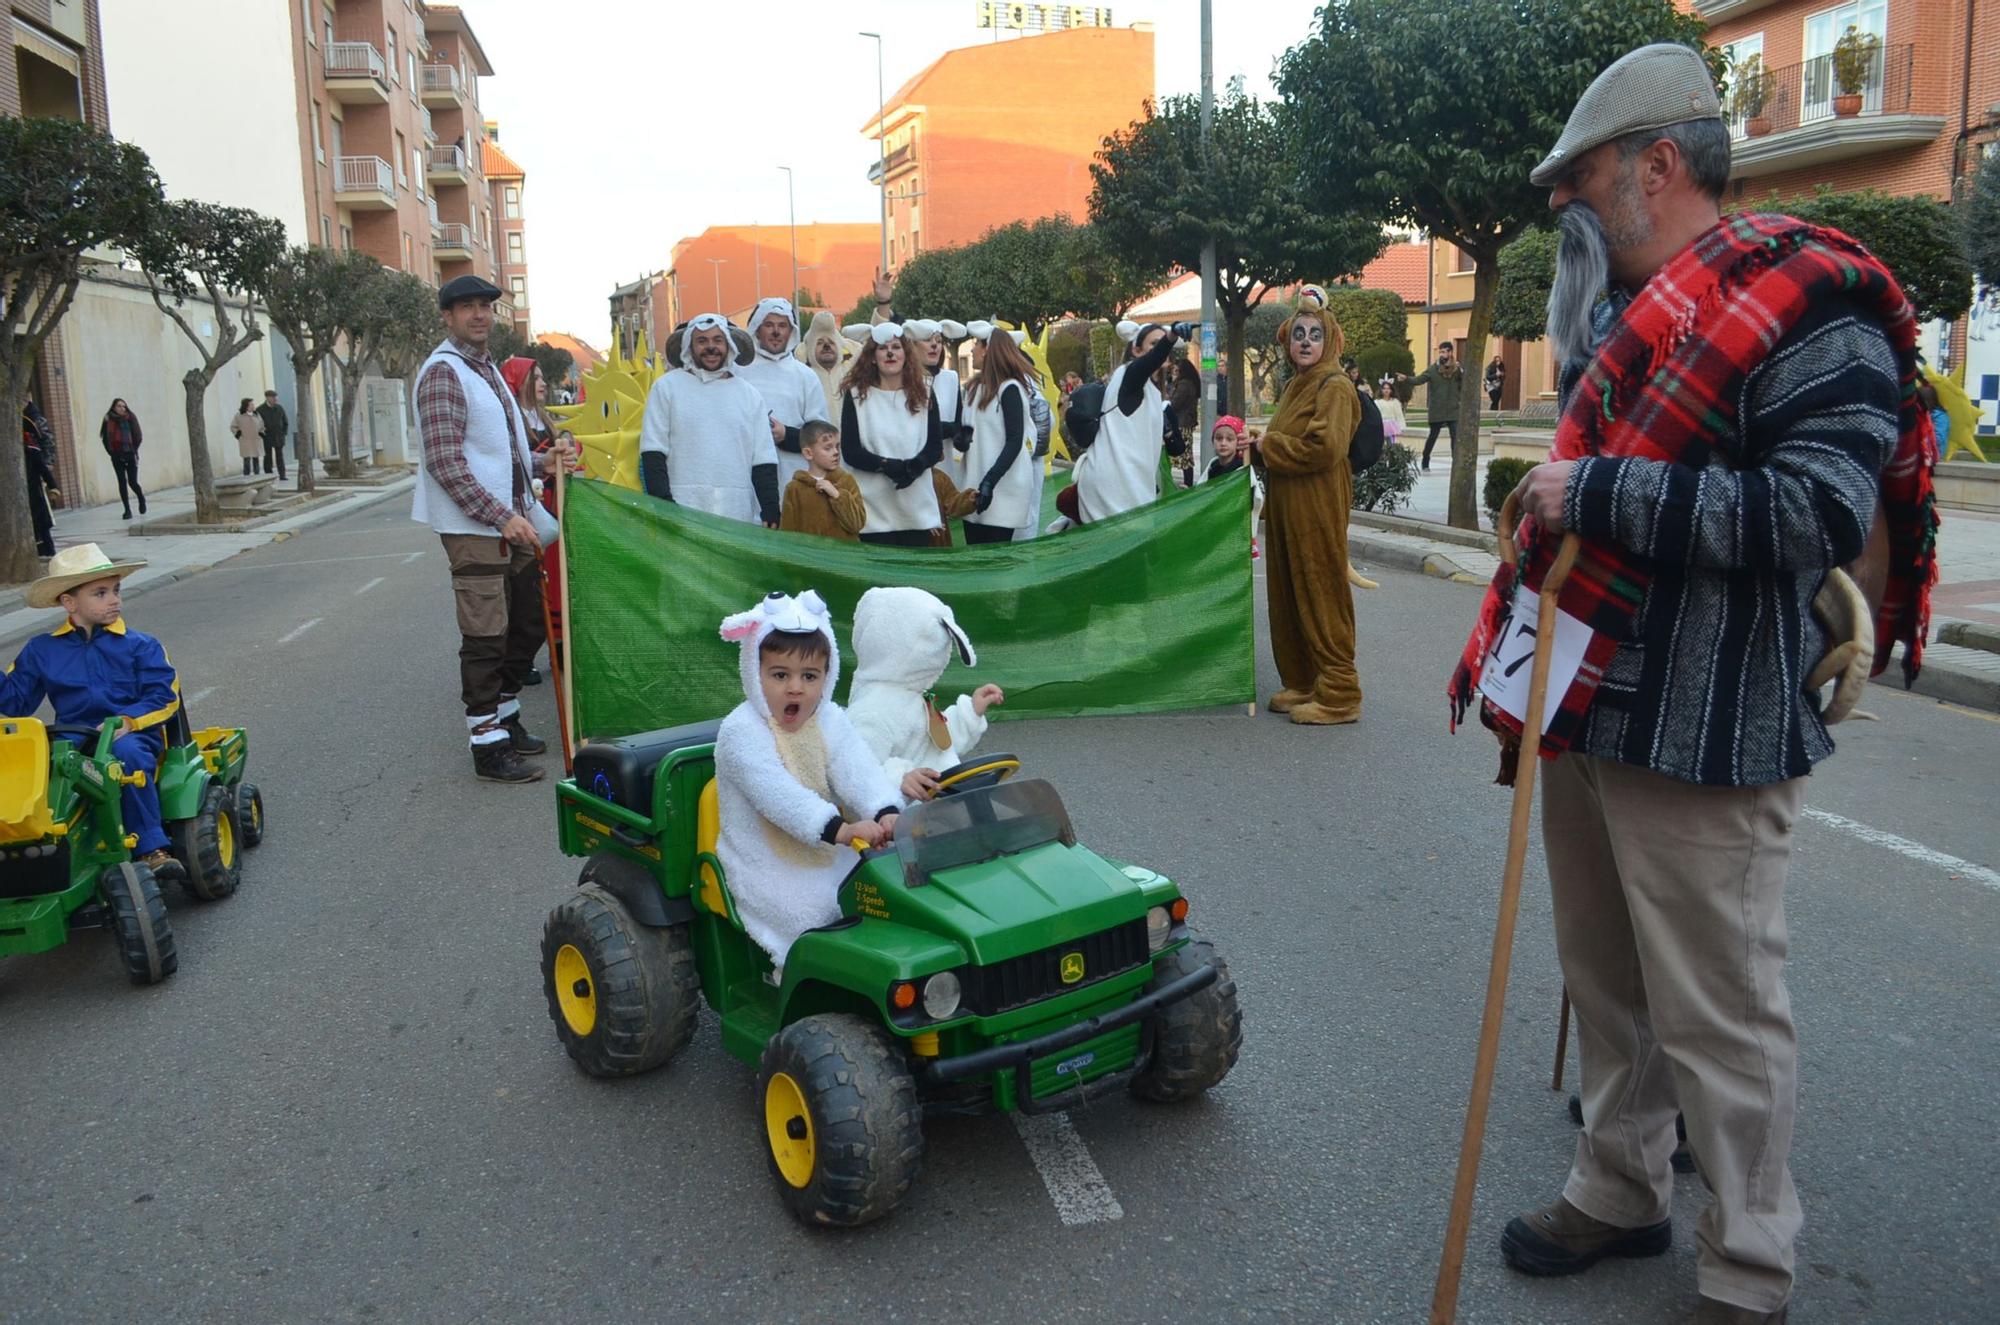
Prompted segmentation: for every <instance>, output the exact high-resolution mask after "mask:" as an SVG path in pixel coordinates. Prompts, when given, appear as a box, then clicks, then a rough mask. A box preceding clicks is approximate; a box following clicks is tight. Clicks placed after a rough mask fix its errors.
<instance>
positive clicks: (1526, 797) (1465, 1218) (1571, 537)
mask: <svg viewBox="0 0 2000 1325" xmlns="http://www.w3.org/2000/svg"><path fill="white" fill-rule="evenodd" d="M1516 506H1517V503H1516V499H1515V497H1514V495H1513V494H1509V495H1508V497H1507V501H1506V504H1505V505H1503V506H1502V507H1501V508H1500V519H1499V522H1498V523H1499V529H1498V533H1499V543H1500V559H1501V560H1502V561H1505V562H1506V563H1507V564H1508V565H1510V566H1513V565H1517V564H1518V563H1519V561H1520V556H1521V554H1520V550H1519V549H1518V548H1516V547H1515V545H1514V523H1515V515H1516ZM1576 553H1577V537H1576V535H1575V534H1565V535H1563V541H1562V547H1561V549H1560V550H1559V551H1558V552H1557V553H1556V559H1555V564H1554V565H1552V566H1550V567H1549V573H1548V575H1547V576H1546V577H1545V578H1544V579H1543V580H1542V595H1541V601H1540V603H1539V604H1538V605H1537V611H1536V626H1535V661H1534V665H1533V670H1532V671H1531V672H1530V673H1529V681H1528V705H1527V707H1528V712H1527V716H1526V718H1525V719H1524V720H1523V722H1522V723H1521V758H1520V765H1519V770H1520V771H1519V773H1518V774H1517V775H1516V776H1515V778H1514V817H1513V820H1512V822H1511V823H1510V824H1509V825H1508V828H1507V865H1506V869H1505V871H1504V872H1503V873H1502V875H1501V879H1500V917H1499V919H1498V921H1497V922H1496V923H1495V924H1494V926H1493V964H1492V966H1491V967H1490V968H1489V970H1488V972H1487V976H1486V1014H1485V1017H1484V1018H1483V1019H1482V1020H1481V1021H1480V1024H1479V1056H1478V1057H1477V1059H1475V1060H1474V1063H1473V1068H1472V1094H1471V1098H1470V1099H1468V1100H1467V1101H1466V1106H1465V1135H1464V1137H1463V1138H1462V1139H1461V1140H1460V1141H1459V1146H1458V1181H1457V1184H1456V1185H1455V1186H1454V1187H1453V1188H1452V1194H1451V1219H1450V1221H1449V1222H1448V1223H1447V1224H1446V1225H1445V1234H1444V1254H1443V1255H1442V1256H1441V1257H1440V1258H1439V1260H1438V1274H1437V1287H1436V1288H1435V1289H1434V1290H1433V1291H1432V1293H1431V1325H1451V1322H1452V1321H1454V1320H1456V1319H1457V1318H1458V1278H1459V1272H1460V1271H1461V1270H1463V1269H1464V1268H1465V1238H1466V1233H1467V1231H1468V1230H1469V1228H1470V1226H1471V1223H1472V1193H1473V1189H1474V1188H1475V1187H1477V1186H1478V1184H1479V1152H1480V1150H1481V1148H1482V1147H1483V1146H1484V1145H1485V1143H1486V1106H1487V1105H1488V1104H1489V1103H1490V1102H1491V1100H1492V1097H1493V1068H1494V1064H1495V1062H1496V1061H1497V1060H1498V1059H1499V1057H1500V1014H1501V1012H1502V1010H1503V1008H1504V1007H1505V1005H1506V1002H1507V969H1508V967H1509V965H1510V964H1511V963H1512V962H1513V959H1514V920H1515V918H1516V916H1517V915H1518V914H1519V913H1520V909H1521V875H1522V873H1523V871H1524V870H1525V869H1526V868H1527V863H1528V821H1529V813H1530V811H1531V810H1532V809H1533V808H1534V801H1535V761H1536V760H1537V759H1538V758H1540V757H1541V750H1542V711H1543V708H1544V707H1545V706H1546V704H1547V702H1548V688H1549V662H1550V659H1551V657H1552V656H1553V654H1554V651H1555V639H1556V595H1557V594H1558V593H1560V592H1561V590H1562V586H1563V581H1565V580H1567V579H1568V578H1569V572H1570V568H1571V567H1573V566H1574V565H1575V564H1576Z"/></svg>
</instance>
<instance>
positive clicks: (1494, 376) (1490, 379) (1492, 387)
mask: <svg viewBox="0 0 2000 1325" xmlns="http://www.w3.org/2000/svg"><path fill="white" fill-rule="evenodd" d="M1506 389H1507V365H1506V364H1504V363H1502V362H1500V356H1499V355H1498V354H1495V355H1494V356H1493V362H1491V363H1489V364H1487V365H1486V405H1487V408H1488V409H1492V410H1495V411H1497V410H1498V409H1499V408H1500V393H1501V392H1502V391H1504V390H1506ZM1452 440H1453V442H1456V441H1457V440H1458V439H1457V437H1456V436H1454V437H1453V438H1452Z"/></svg>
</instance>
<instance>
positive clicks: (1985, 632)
mask: <svg viewBox="0 0 2000 1325" xmlns="http://www.w3.org/2000/svg"><path fill="white" fill-rule="evenodd" d="M1937 638H1938V643H1940V644H1954V645H1957V646H1958V647H1959V648H1962V649H1983V650H1985V651H1986V652H1987V653H2000V627H1995V626H1984V625H1981V624H1979V623H1978V622H1976V621H1947V622H1945V623H1944V624H1943V625H1942V626H1939V627H1938V633H1937Z"/></svg>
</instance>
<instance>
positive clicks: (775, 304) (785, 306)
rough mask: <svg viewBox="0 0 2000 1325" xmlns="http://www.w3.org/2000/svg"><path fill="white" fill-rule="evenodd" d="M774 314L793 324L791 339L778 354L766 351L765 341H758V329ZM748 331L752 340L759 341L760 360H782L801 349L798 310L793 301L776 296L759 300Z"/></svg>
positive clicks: (752, 311)
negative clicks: (793, 305)
mask: <svg viewBox="0 0 2000 1325" xmlns="http://www.w3.org/2000/svg"><path fill="white" fill-rule="evenodd" d="M773 313H776V314H778V315H779V316H781V317H783V318H784V319H785V321H787V322H789V323H791V324H792V334H791V338H790V339H789V340H787V341H786V342H785V348H784V349H782V350H779V351H778V352H777V353H776V354H773V353H771V352H770V351H769V350H767V349H765V348H764V342H763V341H761V340H757V328H759V327H761V326H763V325H764V319H765V318H767V317H769V316H771V315H772V314H773ZM747 330H748V331H749V332H750V338H751V339H752V340H757V357H758V358H760V359H782V358H784V357H785V356H786V355H788V354H790V353H791V352H792V351H793V350H795V349H797V348H798V347H799V314H798V310H797V309H795V308H793V307H792V301H791V300H789V299H781V298H779V297H778V296H776V295H773V296H771V297H770V298H769V299H759V300H758V301H757V307H756V308H755V309H753V310H751V313H750V326H749V327H748V328H747Z"/></svg>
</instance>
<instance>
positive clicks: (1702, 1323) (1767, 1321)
mask: <svg viewBox="0 0 2000 1325" xmlns="http://www.w3.org/2000/svg"><path fill="white" fill-rule="evenodd" d="M1789 1310H1791V1308H1790V1307H1789V1306H1783V1307H1779V1308H1778V1309H1777V1310H1776V1311H1758V1310H1756V1309H1755V1308H1754V1307H1739V1306H1736V1305H1735V1304H1734V1303H1730V1302H1718V1301H1716V1300H1715V1299H1714V1298H1712V1297H1705V1298H1703V1299H1702V1300H1701V1305H1700V1306H1698V1307H1696V1308H1695V1309H1694V1314H1693V1315H1692V1316H1689V1317H1688V1318H1687V1325H1785V1313H1786V1312H1787V1311H1789Z"/></svg>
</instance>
